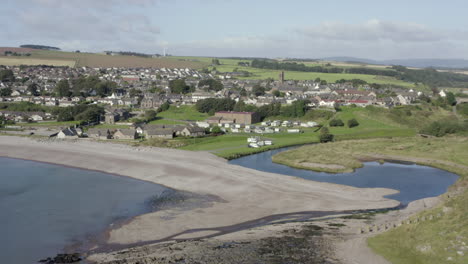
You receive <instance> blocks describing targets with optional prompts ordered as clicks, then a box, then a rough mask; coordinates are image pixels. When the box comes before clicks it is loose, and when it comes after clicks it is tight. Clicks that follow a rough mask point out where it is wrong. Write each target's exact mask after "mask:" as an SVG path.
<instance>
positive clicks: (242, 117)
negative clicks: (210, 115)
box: [215, 111, 260, 124]
mask: <svg viewBox="0 0 468 264" xmlns="http://www.w3.org/2000/svg"><path fill="white" fill-rule="evenodd" d="M215 117H221V118H222V119H221V122H223V119H224V120H232V121H233V122H232V123H238V124H255V123H259V122H260V115H259V114H257V113H256V112H232V111H220V112H216V113H215Z"/></svg>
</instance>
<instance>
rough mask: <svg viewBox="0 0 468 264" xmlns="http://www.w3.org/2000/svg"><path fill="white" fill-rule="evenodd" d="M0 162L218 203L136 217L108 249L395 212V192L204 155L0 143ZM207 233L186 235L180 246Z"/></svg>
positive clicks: (89, 144)
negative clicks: (330, 216) (288, 220)
mask: <svg viewBox="0 0 468 264" xmlns="http://www.w3.org/2000/svg"><path fill="white" fill-rule="evenodd" d="M0 156H4V157H11V158H21V159H28V160H34V161H40V162H49V163H55V164H60V165H66V166H72V167H78V168H84V169H90V170H98V171H103V172H107V173H111V174H118V175H122V176H128V177H132V178H135V179H140V180H145V181H150V182H154V183H157V184H162V185H164V186H167V187H170V188H174V189H177V190H183V191H188V192H193V193H197V194H202V195H210V196H213V197H216V199H215V201H214V202H212V203H211V206H208V207H204V208H198V209H194V210H176V209H174V210H162V211H158V212H154V213H149V214H145V215H142V216H139V217H136V218H135V219H134V220H133V221H131V222H129V223H127V224H125V225H123V226H121V227H119V228H118V229H114V230H112V231H111V232H110V234H109V240H108V242H109V243H115V244H132V243H138V242H145V241H154V240H161V239H165V238H167V237H171V236H174V235H176V234H178V233H182V232H184V231H185V230H190V229H200V228H203V229H209V228H219V227H223V226H230V225H235V224H239V223H243V222H246V221H251V220H255V219H259V218H262V217H266V216H270V215H275V214H285V213H294V212H304V211H342V210H357V209H373V208H388V207H394V206H397V205H398V204H399V203H398V202H397V201H394V200H389V199H386V198H383V196H384V195H388V194H392V193H395V191H394V190H389V189H381V188H373V189H359V188H354V187H349V186H343V185H337V184H330V183H319V182H313V181H308V180H303V179H300V178H295V177H289V176H285V175H277V174H271V173H265V172H260V171H255V170H251V169H247V168H243V167H240V166H234V165H230V164H228V163H227V162H226V161H225V160H224V159H221V158H218V157H216V156H214V155H212V154H209V153H205V152H189V151H181V150H174V149H160V148H151V147H138V148H135V147H131V146H127V145H121V144H111V143H99V142H94V141H70V142H68V141H47V140H43V139H31V138H24V137H14V136H0ZM207 233H210V232H209V231H206V230H205V231H203V232H201V233H196V232H195V233H191V234H184V235H183V238H184V239H187V238H194V237H200V236H203V235H206V234H207ZM173 238H178V237H177V236H175V237H173Z"/></svg>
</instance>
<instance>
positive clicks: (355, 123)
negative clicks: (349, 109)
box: [348, 118, 359, 128]
mask: <svg viewBox="0 0 468 264" xmlns="http://www.w3.org/2000/svg"><path fill="white" fill-rule="evenodd" d="M357 126H359V122H358V121H357V120H356V119H355V118H353V119H350V120H348V127H349V128H352V127H357Z"/></svg>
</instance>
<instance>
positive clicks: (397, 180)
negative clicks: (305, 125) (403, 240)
mask: <svg viewBox="0 0 468 264" xmlns="http://www.w3.org/2000/svg"><path fill="white" fill-rule="evenodd" d="M289 149H291V148H283V149H277V150H271V151H266V152H262V153H258V154H254V155H250V156H245V157H241V158H238V159H234V160H231V161H229V163H230V164H235V165H240V166H243V167H247V168H252V169H256V170H260V171H266V172H272V173H278V174H285V175H290V176H296V177H300V178H303V179H307V180H313V181H320V182H330V183H337V184H343V185H349V186H354V187H360V188H375V187H382V188H390V189H394V190H398V191H400V193H397V194H392V195H388V196H386V197H387V198H390V199H394V200H397V201H399V202H400V203H401V204H402V205H406V204H408V203H410V202H412V201H415V200H419V199H422V198H427V197H434V196H438V195H441V194H443V193H445V192H446V191H447V188H448V187H449V186H450V185H452V184H454V183H455V182H456V181H457V179H458V175H456V174H453V173H450V172H447V171H444V170H439V169H436V168H432V167H427V166H419V165H415V164H410V163H391V162H386V163H384V164H380V163H378V162H365V163H364V167H363V168H360V169H357V170H356V171H355V172H352V173H339V174H331V173H324V172H314V171H310V170H302V169H295V168H291V167H289V166H285V165H281V164H277V163H273V162H272V160H271V157H272V156H273V155H275V154H277V153H279V152H282V151H286V150H289ZM317 155H320V154H319V153H317Z"/></svg>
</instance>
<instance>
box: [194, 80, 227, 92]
mask: <svg viewBox="0 0 468 264" xmlns="http://www.w3.org/2000/svg"><path fill="white" fill-rule="evenodd" d="M203 86H208V89H207V90H208V91H215V92H218V91H221V90H222V89H224V85H223V83H222V82H220V81H218V80H215V79H205V80H201V81H200V82H198V87H203Z"/></svg>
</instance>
